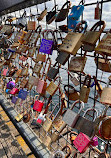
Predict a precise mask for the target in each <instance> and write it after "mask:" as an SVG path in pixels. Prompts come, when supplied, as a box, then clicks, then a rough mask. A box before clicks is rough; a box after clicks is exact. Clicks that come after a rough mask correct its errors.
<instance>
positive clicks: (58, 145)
mask: <svg viewBox="0 0 111 158" xmlns="http://www.w3.org/2000/svg"><path fill="white" fill-rule="evenodd" d="M110 2H111V1H110V0H106V1H103V0H101V1H100V2H99V3H100V4H101V17H100V20H102V12H103V5H104V4H105V3H110ZM48 3H49V2H48ZM50 3H51V2H50ZM82 3H83V1H82ZM53 4H54V5H56V4H57V2H56V0H54V2H53ZM95 4H96V2H95V3H87V4H85V5H84V6H85V7H87V6H93V5H95ZM42 5H44V8H46V7H47V3H44V4H42ZM35 8H36V11H37V13H36V14H35V15H34V19H35V17H36V16H37V15H39V8H38V5H37V6H35ZM24 10H26V9H24ZM22 11H23V10H22ZM29 11H30V14H33V13H32V8H31V7H30V8H29ZM13 14H15V16H17V17H18V14H17V13H16V12H14V13H13ZM10 15H11V13H10ZM7 16H9V15H7ZM19 16H21V11H19ZM29 18H30V17H29V16H27V19H29ZM1 19H3V17H1ZM82 19H84V14H83V15H82ZM103 20H104V19H103ZM67 22H68V19H67ZM7 24H8V23H7ZM39 24H40V22H39V21H38V25H39ZM13 25H14V23H13ZM43 27H45V28H47V29H48V28H50V26H48V25H47V23H45V25H44V26H43ZM54 28H55V29H58V24H57V23H56V22H55V27H54ZM108 31H109V30H105V31H104V33H106V32H108ZM13 38H14V37H13ZM13 38H12V39H11V40H13ZM77 54H78V55H80V56H82V55H83V51H82V49H81V50H80V52H79V53H77ZM36 55H37V52H36V53H35V56H36ZM86 56H87V57H89V58H94V57H95V56H93V55H92V54H91V55H90V54H87V55H86ZM99 57H100V56H99V55H98V58H99ZM27 62H29V61H26V63H27ZM18 63H19V55H18V57H17V59H16V61H14V64H15V65H18ZM30 63H31V66H32V65H33V64H34V62H33V61H32V59H31V60H30ZM66 65H67V66H68V65H69V61H68V62H67V64H66ZM66 65H65V66H62V67H61V69H60V71H64V72H65V71H66V68H65V67H67V66H66ZM18 66H19V68H20V65H18ZM59 74H60V73H59ZM81 77H82V74H80V78H81ZM97 77H98V66H97V67H96V78H97ZM67 81H68V85H69V83H70V81H69V75H67ZM98 81H99V79H98ZM100 81H101V79H100ZM101 83H102V84H103V85H105V84H106V81H103V80H102V81H101ZM81 84H82V83H81V82H80V88H81ZM63 85H64V82H62V83H61V86H63ZM3 93H4V92H3ZM29 94H30V97H29V100H31V99H33V97H34V95H36V89H35V87H34V88H33V89H32V91H31V92H30V93H29ZM32 94H33V95H32ZM55 96H56V97H57V99H56V102H57V103H58V104H59V106H58V108H59V107H60V104H61V102H60V94H59V92H58V93H56V94H55ZM95 96H96V87H95V90H94V97H92V96H90V97H89V98H90V101H91V103H92V102H93V104H94V105H93V108H95V107H96V103H99V100H97V99H95ZM47 100H48V97H46V98H45V102H46V103H47ZM90 101H89V102H90ZM67 102H68V108H69V107H70V105H71V103H72V102H70V101H69V98H68V99H67ZM28 103H29V102H28V100H26V101H25V102H24V104H23V103H22V105H23V107H22V106H20V107H19V106H16V105H12V106H13V107H14V108H15V109H16V110H17V111H18V112H19V113H21V112H22V111H23V112H25V109H26V110H27V111H28V110H29V108H30V107H28V105H27V104H28ZM54 105H55V97H53V101H52V103H51V106H50V110H52V109H53V107H54ZM101 106H102V105H101ZM103 107H104V106H103ZM109 110H110V109H109ZM83 112H84V110H83ZM109 114H110V113H109ZM93 116H94V115H92V117H93ZM33 117H34V114H33ZM29 125H30V123H29ZM53 128H55V127H53ZM53 130H54V129H52V132H53ZM55 130H56V129H55ZM34 131H35V132H36V133H37V135H38V136H39V137H40V138H41V136H43V137H44V136H45V135H44V132H43V134H41V133H42V132H41V130H40V129H38V130H37V129H34ZM70 131H71V129H70V128H69V127H67V128H66V131H65V133H66V135H64V134H63V135H62V134H61V135H60V137H59V138H62V139H63V140H64V141H63V142H65V143H64V144H70V142H69V135H68V133H69V132H70ZM56 132H57V131H56ZM45 134H46V133H45ZM48 134H49V135H51V134H52V133H50V132H49V133H48ZM99 139H100V138H99ZM100 140H101V141H103V142H104V143H107V147H109V151H110V145H111V144H110V142H106V141H104V140H102V139H100ZM63 142H62V143H63ZM55 146H56V149H57V148H59V147H61V141H60V140H59V139H58V141H57V142H56V145H55V143H54V144H53V143H52V144H51V150H52V151H53V150H56V149H55V148H54V147H55ZM109 151H108V152H109ZM90 152H91V150H89V151H88V155H89V157H90Z"/></svg>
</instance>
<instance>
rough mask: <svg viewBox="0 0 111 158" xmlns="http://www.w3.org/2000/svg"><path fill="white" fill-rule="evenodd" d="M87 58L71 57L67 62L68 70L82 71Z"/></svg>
mask: <svg viewBox="0 0 111 158" xmlns="http://www.w3.org/2000/svg"><path fill="white" fill-rule="evenodd" d="M86 61H87V58H86V57H84V56H83V57H81V56H77V57H72V58H71V60H70V63H69V71H72V72H83V70H84V67H85V64H86Z"/></svg>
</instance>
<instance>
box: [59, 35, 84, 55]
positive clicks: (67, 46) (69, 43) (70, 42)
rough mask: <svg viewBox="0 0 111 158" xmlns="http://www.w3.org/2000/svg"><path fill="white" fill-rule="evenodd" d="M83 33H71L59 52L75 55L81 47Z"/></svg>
mask: <svg viewBox="0 0 111 158" xmlns="http://www.w3.org/2000/svg"><path fill="white" fill-rule="evenodd" d="M82 38H83V34H82V33H75V32H69V33H68V34H67V36H66V37H65V39H64V41H63V44H61V45H60V47H59V50H60V51H63V52H67V53H69V54H73V55H75V54H76V53H77V51H78V50H79V48H80V47H81V40H82Z"/></svg>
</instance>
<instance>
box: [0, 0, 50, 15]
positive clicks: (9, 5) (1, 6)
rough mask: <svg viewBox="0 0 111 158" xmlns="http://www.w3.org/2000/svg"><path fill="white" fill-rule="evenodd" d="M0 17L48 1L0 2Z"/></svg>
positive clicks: (8, 0)
mask: <svg viewBox="0 0 111 158" xmlns="http://www.w3.org/2000/svg"><path fill="white" fill-rule="evenodd" d="M0 1H1V2H0V16H2V15H5V14H8V13H12V12H14V11H18V10H21V9H24V8H27V7H31V6H34V5H37V4H41V3H44V2H47V1H50V0H0Z"/></svg>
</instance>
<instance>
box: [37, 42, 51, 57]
mask: <svg viewBox="0 0 111 158" xmlns="http://www.w3.org/2000/svg"><path fill="white" fill-rule="evenodd" d="M53 44H54V41H51V40H46V39H42V42H41V45H40V49H39V51H40V52H42V53H45V54H50V55H52V51H53Z"/></svg>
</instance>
